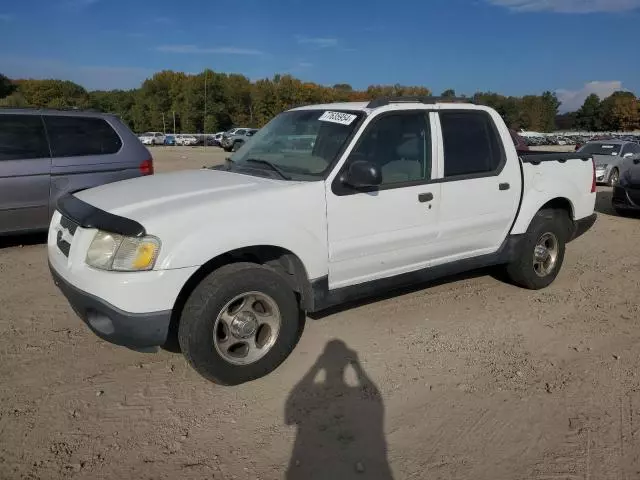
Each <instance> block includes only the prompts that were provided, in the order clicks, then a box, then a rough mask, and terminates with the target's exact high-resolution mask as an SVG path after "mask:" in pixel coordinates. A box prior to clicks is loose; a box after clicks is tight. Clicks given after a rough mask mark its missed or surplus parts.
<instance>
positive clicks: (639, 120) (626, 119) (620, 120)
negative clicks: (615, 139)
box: [602, 92, 640, 131]
mask: <svg viewBox="0 0 640 480" xmlns="http://www.w3.org/2000/svg"><path fill="white" fill-rule="evenodd" d="M638 107H639V105H638V99H637V98H636V96H635V95H634V94H633V93H631V92H615V93H614V94H613V95H611V96H610V97H608V98H606V99H605V100H604V101H603V102H602V123H603V127H604V128H605V129H606V130H618V131H625V130H634V129H636V128H639V127H640V112H639V111H638Z"/></svg>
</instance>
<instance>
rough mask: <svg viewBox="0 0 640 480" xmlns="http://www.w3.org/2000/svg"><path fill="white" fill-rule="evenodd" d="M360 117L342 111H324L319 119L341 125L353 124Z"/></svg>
mask: <svg viewBox="0 0 640 480" xmlns="http://www.w3.org/2000/svg"><path fill="white" fill-rule="evenodd" d="M356 118H358V117H357V116H356V115H351V114H350V113H342V112H324V113H323V114H322V115H321V116H320V118H319V119H318V120H320V121H322V122H333V123H339V124H341V125H351V124H352V123H353V121H354V120H355V119H356Z"/></svg>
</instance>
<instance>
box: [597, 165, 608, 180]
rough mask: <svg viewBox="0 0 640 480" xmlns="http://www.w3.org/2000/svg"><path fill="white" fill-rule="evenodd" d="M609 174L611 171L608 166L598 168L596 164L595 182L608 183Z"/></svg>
mask: <svg viewBox="0 0 640 480" xmlns="http://www.w3.org/2000/svg"><path fill="white" fill-rule="evenodd" d="M610 174H611V171H610V169H609V167H608V166H607V167H606V168H598V167H597V166H596V183H599V184H603V183H604V184H606V183H609V175H610Z"/></svg>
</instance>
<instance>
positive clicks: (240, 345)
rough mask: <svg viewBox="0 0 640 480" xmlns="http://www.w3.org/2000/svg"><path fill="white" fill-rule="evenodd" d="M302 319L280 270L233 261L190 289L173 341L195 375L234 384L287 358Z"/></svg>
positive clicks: (263, 372)
mask: <svg viewBox="0 0 640 480" xmlns="http://www.w3.org/2000/svg"><path fill="white" fill-rule="evenodd" d="M274 319H277V320H274ZM303 319H304V317H303V316H302V315H301V311H300V308H299V306H298V302H297V299H296V296H295V294H294V292H293V291H292V290H291V288H290V286H289V285H288V284H287V282H286V280H285V279H284V278H282V276H281V275H280V274H278V273H277V272H275V271H274V270H272V269H271V268H269V267H264V266H262V265H257V264H254V263H234V264H230V265H225V266H223V267H221V268H219V269H218V270H216V271H214V272H213V273H211V274H209V275H208V276H207V277H205V278H204V280H202V282H201V283H200V284H199V285H198V286H197V287H196V288H195V289H194V291H193V292H192V293H191V295H190V296H189V298H188V299H187V301H186V303H185V306H184V309H183V312H182V318H181V320H180V325H179V327H178V341H179V343H180V348H181V350H182V353H183V355H184V356H185V358H186V359H187V361H188V362H189V364H190V365H191V366H192V367H193V368H194V369H195V370H196V371H197V372H198V373H200V375H202V376H203V377H205V378H206V379H208V380H211V381H212V382H215V383H218V384H221V385H238V384H241V383H245V382H248V381H251V380H255V379H257V378H260V377H263V376H265V375H267V374H268V373H270V372H272V371H273V370H275V369H276V368H277V367H278V366H279V365H280V364H281V363H282V362H283V361H284V360H285V359H286V358H287V357H288V356H289V354H290V353H291V352H292V351H293V349H294V348H295V346H296V344H297V342H298V338H299V336H300V333H301V331H302V326H303V322H304V320H303ZM261 322H262V323H261ZM265 332H266V333H265ZM261 338H262V340H261ZM260 345H262V347H260ZM243 354H244V356H243Z"/></svg>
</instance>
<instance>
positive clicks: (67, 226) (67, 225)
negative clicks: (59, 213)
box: [56, 216, 78, 257]
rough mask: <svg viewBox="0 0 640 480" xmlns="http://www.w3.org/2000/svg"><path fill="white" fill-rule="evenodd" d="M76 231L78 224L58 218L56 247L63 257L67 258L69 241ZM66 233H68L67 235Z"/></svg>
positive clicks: (69, 248) (64, 218)
mask: <svg viewBox="0 0 640 480" xmlns="http://www.w3.org/2000/svg"><path fill="white" fill-rule="evenodd" d="M77 229H78V224H77V223H75V222H74V221H73V220H69V219H68V218H67V217H64V216H63V217H60V226H59V228H58V233H57V234H56V245H57V246H58V249H59V250H60V251H61V252H62V254H63V255H64V256H65V257H68V256H69V251H70V250H71V240H72V239H73V236H74V235H75V233H76V230H77ZM67 232H68V233H67Z"/></svg>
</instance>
